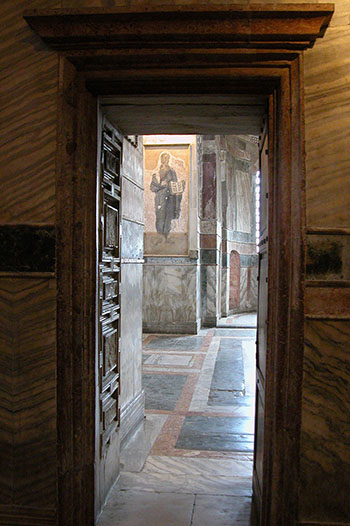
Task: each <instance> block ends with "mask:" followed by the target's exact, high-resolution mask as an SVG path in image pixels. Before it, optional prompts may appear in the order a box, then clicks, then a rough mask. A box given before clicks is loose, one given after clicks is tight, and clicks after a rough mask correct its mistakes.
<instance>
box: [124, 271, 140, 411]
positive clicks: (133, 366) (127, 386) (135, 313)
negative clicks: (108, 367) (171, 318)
mask: <svg viewBox="0 0 350 526" xmlns="http://www.w3.org/2000/svg"><path fill="white" fill-rule="evenodd" d="M121 279H122V281H121V283H122V294H121V303H120V311H121V350H120V368H121V407H122V408H123V407H124V406H125V405H126V404H127V403H129V402H130V401H131V400H132V399H133V398H134V397H135V396H136V395H137V394H138V393H139V392H140V391H141V388H142V386H141V362H142V264H140V263H125V264H123V265H122V277H121Z"/></svg>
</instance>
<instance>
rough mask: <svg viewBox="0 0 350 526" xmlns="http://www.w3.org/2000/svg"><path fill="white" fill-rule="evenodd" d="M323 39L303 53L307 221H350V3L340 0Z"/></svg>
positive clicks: (344, 223) (345, 223) (319, 224)
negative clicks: (346, 189)
mask: <svg viewBox="0 0 350 526" xmlns="http://www.w3.org/2000/svg"><path fill="white" fill-rule="evenodd" d="M345 7H346V8H347V17H346V16H345V15H339V16H336V17H335V18H334V20H333V22H332V26H333V27H330V28H328V30H327V32H326V35H325V37H324V38H323V39H322V40H320V41H318V42H317V43H316V45H315V47H314V49H312V50H311V51H307V52H306V53H305V125H306V173H307V177H306V203H307V224H308V226H314V227H315V226H317V227H330V226H334V227H348V226H349V224H350V192H348V191H344V189H345V188H348V186H349V171H350V156H349V151H350V133H349V131H350V130H349V122H350V55H349V48H350V26H349V3H348V2H345V1H340V2H336V10H335V13H336V15H337V13H338V9H339V11H340V12H341V13H344V11H343V9H344V8H345Z"/></svg>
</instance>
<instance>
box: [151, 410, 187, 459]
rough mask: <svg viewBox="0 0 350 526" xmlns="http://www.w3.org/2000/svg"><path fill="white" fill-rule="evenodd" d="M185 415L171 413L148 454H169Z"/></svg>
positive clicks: (172, 449)
mask: <svg viewBox="0 0 350 526" xmlns="http://www.w3.org/2000/svg"><path fill="white" fill-rule="evenodd" d="M184 420H185V417H184V416H180V415H173V414H171V415H170V416H169V418H168V419H167V421H166V422H165V424H164V425H163V427H162V429H161V432H160V433H159V435H158V437H157V439H156V441H155V443H154V445H153V447H152V449H151V452H150V454H151V455H167V456H171V453H172V451H174V449H175V444H176V442H177V439H178V436H179V434H180V431H181V428H182V425H183V423H184Z"/></svg>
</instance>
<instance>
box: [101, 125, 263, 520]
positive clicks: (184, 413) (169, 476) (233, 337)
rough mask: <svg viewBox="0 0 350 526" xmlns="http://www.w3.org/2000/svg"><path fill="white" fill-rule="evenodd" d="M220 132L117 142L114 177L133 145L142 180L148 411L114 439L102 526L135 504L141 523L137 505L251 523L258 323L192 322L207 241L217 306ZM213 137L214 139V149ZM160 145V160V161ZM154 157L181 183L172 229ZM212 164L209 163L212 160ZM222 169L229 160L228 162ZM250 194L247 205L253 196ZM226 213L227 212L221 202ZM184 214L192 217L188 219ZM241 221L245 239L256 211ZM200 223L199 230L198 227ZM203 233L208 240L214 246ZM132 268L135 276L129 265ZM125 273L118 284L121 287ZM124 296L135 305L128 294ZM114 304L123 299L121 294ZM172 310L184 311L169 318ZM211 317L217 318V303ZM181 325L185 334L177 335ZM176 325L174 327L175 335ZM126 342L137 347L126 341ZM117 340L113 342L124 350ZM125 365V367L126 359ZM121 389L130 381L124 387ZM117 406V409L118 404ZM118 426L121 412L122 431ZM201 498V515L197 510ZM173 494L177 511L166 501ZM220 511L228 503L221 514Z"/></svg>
mask: <svg viewBox="0 0 350 526" xmlns="http://www.w3.org/2000/svg"><path fill="white" fill-rule="evenodd" d="M223 138H224V136H215V135H212V136H208V135H205V136H190V135H182V136H174V135H172V136H169V135H168V136H159V135H156V136H154V135H153V136H144V137H138V138H137V145H135V144H134V145H133V148H131V146H130V144H131V138H130V137H128V139H127V142H126V143H124V149H125V152H127V153H124V154H123V157H124V159H123V163H122V165H123V164H124V165H125V168H123V169H122V173H123V176H124V177H127V178H128V179H132V177H130V172H129V173H128V168H127V167H131V166H134V167H135V162H136V163H137V162H140V157H139V153H140V151H142V152H143V155H144V159H143V167H144V178H143V184H142V185H140V184H139V185H138V188H139V190H141V186H142V188H143V190H144V194H145V196H144V203H145V206H144V218H145V219H144V232H145V233H144V254H143V258H144V272H143V296H144V310H143V311H144V329H145V330H146V331H147V332H146V333H145V334H144V337H143V382H142V384H143V389H144V390H145V393H146V414H145V417H146V418H145V420H144V422H143V423H141V425H139V426H137V427H136V429H133V430H132V433H131V436H128V437H127V438H125V439H124V437H123V443H122V449H121V457H120V459H121V480H120V488H121V490H122V491H119V492H118V493H116V494H115V495H113V496H112V497H111V499H110V501H109V503H108V504H107V507H106V510H105V513H104V514H103V515H102V517H101V519H100V523H99V524H101V526H109V524H110V522H109V521H110V520H111V517H113V524H119V523H118V520H120V521H121V522H120V524H127V522H126V521H127V520H128V519H129V518H130V517H131V516H132V517H133V520H134V521H135V517H136V516H137V515H136V514H137V511H136V510H138V513H139V522H140V524H141V522H142V516H143V514H144V506H148V507H150V508H151V509H149V512H148V514H149V516H150V517H152V519H150V520H151V521H152V520H153V521H154V522H157V524H160V525H162V524H163V523H162V522H161V521H162V520H163V521H164V524H172V522H171V521H175V522H174V524H182V523H183V524H192V523H193V524H214V523H215V524H219V522H218V520H219V516H221V518H222V519H223V520H224V521H225V520H226V521H227V520H231V521H235V520H240V521H241V523H242V525H243V524H244V525H248V524H250V515H251V492H252V463H253V435H254V408H255V403H254V400H255V339H256V334H255V332H256V331H255V330H254V329H252V328H251V329H246V330H241V331H239V330H238V331H237V330H231V331H230V330H227V327H226V329H224V330H220V329H217V328H216V325H215V324H213V325H212V326H211V327H210V326H208V324H206V325H207V327H205V328H204V327H203V328H201V325H202V323H201V317H202V314H204V313H202V312H201V308H203V301H202V299H203V298H201V295H204V296H205V292H204V293H203V280H204V282H206V280H207V279H208V275H209V276H210V275H211V274H210V273H209V272H208V260H207V259H204V258H203V259H202V258H201V249H202V250H203V252H202V254H204V255H208V253H210V252H208V251H212V252H213V253H216V252H217V253H218V254H219V255H220V257H219V258H214V259H213V260H212V265H211V269H212V268H213V267H217V268H216V270H215V272H214V273H212V275H213V276H214V277H215V275H217V277H218V282H217V284H216V286H214V293H215V294H214V296H215V297H212V298H211V300H212V301H213V299H214V301H215V302H216V303H217V304H218V305H219V306H221V303H222V283H221V286H220V283H219V280H220V279H222V276H223V273H222V267H223V265H222V261H223V257H222V242H221V238H222V236H221V235H220V236H216V232H217V223H220V224H221V223H222V218H221V217H220V218H219V217H218V213H217V209H216V207H217V204H219V205H220V212H222V208H223V207H222V201H224V200H226V201H227V196H223V195H222V194H220V192H221V191H222V183H223V181H222V175H223V174H222V172H221V171H220V170H222V169H223V168H225V167H223V166H222V163H220V157H222V156H223V148H222V140H223ZM236 139H237V140H241V141H242V139H239V138H238V137H236V136H232V137H231V142H234V140H236ZM142 145H143V148H142ZM215 145H216V146H219V148H218V149H216V150H215ZM220 145H221V146H220ZM255 147H256V148H257V145H256V142H255ZM141 148H142V150H141ZM208 151H209V153H208ZM216 154H217V158H215V156H216ZM165 155H169V158H167V159H164V160H162V158H163V157H164V156H165ZM209 156H211V157H209ZM132 159H134V160H132ZM186 160H188V162H187V164H186ZM165 161H166V162H165ZM217 161H218V162H217ZM238 161H239V159H237V162H238ZM164 165H167V166H169V167H170V169H169V168H168V169H167V170H168V173H171V175H172V178H173V179H174V180H173V181H171V182H174V183H176V184H177V185H178V187H181V188H180V191H179V188H177V189H175V190H176V192H177V195H180V196H181V203H180V209H181V210H182V215H181V210H180V213H176V210H175V208H174V210H173V212H174V215H173V217H172V219H171V223H172V224H171V228H166V224H165V223H166V221H167V220H169V217H165V216H164V214H163V215H162V214H160V213H158V214H157V210H160V208H158V207H161V206H162V205H165V204H167V200H166V199H164V202H162V201H161V200H160V199H159V198H158V199H157V198H156V195H157V194H156V191H155V190H157V188H158V187H157V186H156V183H158V184H160V183H161V177H162V175H161V173H162V170H163V172H165V168H164ZM210 167H211V168H213V167H215V169H213V170H210ZM129 169H130V168H129ZM230 169H231V170H232V171H233V170H234V165H233V164H232V163H231V168H230ZM170 170H172V172H170ZM226 171H227V170H226V168H225V172H226ZM136 172H138V170H137V169H136ZM174 172H175V175H174ZM243 175H244V174H243ZM225 176H226V175H225ZM175 178H176V180H175ZM186 178H187V179H186ZM252 181H253V178H252V177H250V181H249V185H248V186H249V187H252V186H253V185H252ZM138 182H139V181H138ZM129 183H130V181H129V182H128V183H127V185H128V189H130V187H129ZM123 184H124V183H123ZM163 186H165V184H163ZM231 186H232V185H231ZM185 188H186V190H188V192H187V193H185ZM161 190H162V189H161ZM128 191H129V190H128ZM154 194H155V195H154ZM125 197H126V198H127V196H125ZM166 197H168V198H169V197H170V195H169V194H168V195H166ZM122 200H123V195H122ZM174 201H175V200H174ZM253 204H254V206H255V201H254V202H253ZM174 205H175V203H174ZM190 210H191V213H192V217H190V213H189V211H190ZM225 213H226V214H231V215H232V211H231V210H229V207H227V206H226V208H225ZM176 215H178V217H176ZM163 216H164V217H163ZM203 216H204V217H203ZM181 219H182V222H181ZM161 221H163V222H162V224H160V223H161ZM191 221H192V222H194V224H192V225H191ZM201 221H202V223H201ZM205 221H206V223H204V222H205ZM210 221H211V227H212V229H213V231H212V232H210V230H209V225H210ZM249 221H250V223H251V225H252V231H251V232H250V233H249V235H250V236H252V238H253V239H254V242H255V230H254V229H255V219H254V216H253V214H251V213H250V218H249ZM130 222H132V218H131V217H130V212H129V209H128V212H124V213H123V214H122V231H123V236H122V253H123V242H124V239H123V238H125V237H126V240H125V242H124V244H125V243H126V244H127V251H128V258H124V259H123V258H122V263H121V273H122V276H123V275H125V274H129V272H130V271H129V270H127V269H126V267H127V266H129V268H130V267H131V266H134V267H135V266H136V265H137V262H136V259H134V260H133V259H132V258H130V254H131V252H132V248H133V246H134V249H135V248H137V247H138V241H137V238H136V237H134V239H133V240H132V241H131V239H130V238H129V237H128V233H127V232H128V231H129V229H130V228H131V227H130V225H129V226H127V223H130ZM174 223H176V225H174ZM241 223H245V224H246V223H247V221H241ZM135 224H138V223H137V220H136V223H135ZM203 225H204V226H205V230H204V233H203V232H201V231H200V227H201V226H202V227H203ZM168 226H169V225H168ZM191 227H193V229H194V233H195V234H197V233H198V231H199V234H200V235H194V236H192V243H193V240H194V242H195V243H197V245H193V244H192V245H190V242H191ZM164 230H166V231H165V232H164ZM226 231H227V228H226ZM177 233H178V234H179V236H180V235H181V234H184V233H188V238H187V241H186V242H187V243H188V245H187V253H185V254H184V253H183V252H185V251H186V249H184V239H181V238H180V240H179V238H175V239H174V238H172V237H171V234H173V235H174V234H177ZM134 234H135V232H134ZM157 237H160V238H161V239H160V240H159V239H157ZM216 237H217V239H214V238H216ZM213 240H214V241H216V243H217V245H213ZM208 241H209V243H208ZM189 245H190V246H189ZM169 251H172V252H173V253H171V254H169ZM176 251H177V252H176ZM123 267H124V268H123ZM202 271H203V272H202ZM131 273H133V275H134V277H135V271H134V270H132V271H131ZM128 280H129V278H127V280H126V282H122V290H123V293H126V294H128V291H127V290H126V286H128V282H129V281H128ZM215 283H216V282H215ZM129 284H130V285H131V283H129ZM211 285H213V284H211ZM216 287H217V288H216ZM207 290H208V289H207ZM215 298H216V299H215ZM131 302H132V304H133V305H134V299H133V298H131ZM196 302H197V304H196ZM191 304H192V309H191V308H190V305H191ZM121 306H122V309H123V299H122V302H121ZM132 309H133V314H134V315H133V320H132V331H133V334H134V336H135V330H136V326H138V324H137V321H136V319H135V317H136V314H137V312H138V311H136V309H135V307H134V306H133V307H132ZM178 311H180V312H181V313H184V315H183V316H179V315H178V316H179V317H178V318H176V316H177V314H176V313H177V312H178ZM122 313H123V310H122ZM129 314H131V313H129ZM198 314H199V317H200V322H199V323H198V320H197V316H198ZM217 315H218V317H219V316H220V312H219V313H218V314H217ZM122 322H123V320H122ZM191 322H192V325H190V323H191ZM186 323H187V324H186ZM124 325H125V324H124ZM122 326H123V325H122ZM190 329H191V332H192V333H194V334H193V336H192V335H188V334H186V333H188V332H190ZM179 330H180V331H181V333H183V334H178V332H179ZM123 336H124V338H125V337H126V339H127V341H128V344H129V345H130V338H128V335H127V334H126V333H125V330H124V335H123V329H122V338H123ZM136 341H137V338H136ZM132 345H133V347H134V348H135V343H133V344H132ZM124 349H125V347H124V346H123V343H122V349H121V352H122V360H123V350H124ZM134 359H135V356H134ZM124 360H125V357H124ZM126 361H129V360H126ZM128 368H129V370H130V363H129V364H128ZM127 375H128V378H123V361H122V368H121V385H122V386H123V385H125V383H126V382H128V381H129V379H130V372H127ZM133 381H135V376H134V377H133ZM127 390H129V391H130V389H129V387H127ZM121 409H122V413H123V407H122V408H121ZM122 426H123V421H122V424H121V434H122V436H123V435H124V433H123V428H122ZM214 495H215V496H214ZM210 502H211V505H210V506H209V507H210V509H211V515H210V517H209V518H208V517H206V518H205V515H207V514H208V504H209V503H210ZM179 503H181V513H180V515H179V514H177V513H176V511H175V510H176V507H177V506H178V505H179ZM222 509H226V510H227V514H226V515H225V516H223V514H222ZM160 510H162V511H161V512H160ZM159 514H160V515H159ZM192 516H193V517H192ZM156 517H157V520H156ZM191 517H192V519H193V521H194V522H191V520H192V519H191ZM143 520H144V519H143ZM205 520H206V521H207V522H204V521H205ZM116 521H117V522H116ZM182 521H183V522H182Z"/></svg>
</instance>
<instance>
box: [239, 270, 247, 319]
mask: <svg viewBox="0 0 350 526" xmlns="http://www.w3.org/2000/svg"><path fill="white" fill-rule="evenodd" d="M239 297H240V302H239V310H240V311H241V312H244V311H245V310H246V309H247V308H248V268H247V267H241V278H240V295H239Z"/></svg>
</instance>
